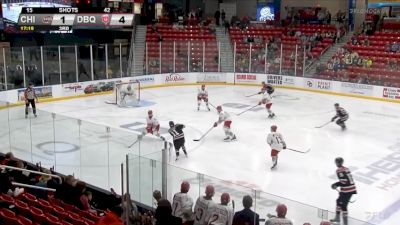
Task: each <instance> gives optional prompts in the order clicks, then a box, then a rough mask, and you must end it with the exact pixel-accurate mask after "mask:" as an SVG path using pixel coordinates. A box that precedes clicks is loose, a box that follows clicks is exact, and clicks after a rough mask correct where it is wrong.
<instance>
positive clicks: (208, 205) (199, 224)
mask: <svg viewBox="0 0 400 225" xmlns="http://www.w3.org/2000/svg"><path fill="white" fill-rule="evenodd" d="M213 196H214V186H212V185H207V187H206V195H205V196H200V197H199V198H198V199H197V201H196V204H195V205H194V225H207V222H208V220H209V219H210V216H211V210H212V208H213V207H214V206H215V203H214V201H213V200H212V197H213Z"/></svg>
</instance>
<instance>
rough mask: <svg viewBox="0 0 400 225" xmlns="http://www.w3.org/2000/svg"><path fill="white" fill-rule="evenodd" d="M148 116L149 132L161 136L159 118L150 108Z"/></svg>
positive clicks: (147, 129) (147, 128)
mask: <svg viewBox="0 0 400 225" xmlns="http://www.w3.org/2000/svg"><path fill="white" fill-rule="evenodd" d="M147 114H148V117H147V127H146V131H147V133H148V134H153V135H156V136H157V137H159V136H160V124H159V123H158V120H157V119H156V118H155V117H154V116H153V111H152V110H149V111H148V112H147Z"/></svg>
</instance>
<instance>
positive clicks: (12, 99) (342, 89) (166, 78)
mask: <svg viewBox="0 0 400 225" xmlns="http://www.w3.org/2000/svg"><path fill="white" fill-rule="evenodd" d="M129 81H139V82H140V86H141V88H157V87H165V86H175V85H176V86H180V85H197V84H200V83H201V84H208V85H213V84H219V85H220V84H227V85H251V86H254V85H260V84H261V82H262V81H265V82H267V83H269V84H271V85H273V86H274V87H277V88H288V89H295V90H305V91H313V92H318V93H325V94H335V95H341V96H350V97H358V98H364V99H372V100H379V101H388V102H397V103H400V88H394V87H384V86H374V85H367V84H359V83H348V82H340V81H332V80H321V79H313V78H305V77H293V76H284V75H274V74H252V73H214V72H213V73H168V74H155V75H143V76H137V77H124V78H117V79H110V80H98V81H88V82H78V83H70V84H61V85H52V86H43V87H36V88H35V89H36V92H37V93H39V98H41V99H42V100H43V101H53V100H63V99H69V98H75V97H82V96H93V95H98V94H109V93H110V91H112V87H113V86H114V84H115V82H129ZM23 90H24V89H16V90H9V91H3V92H0V100H1V101H5V102H9V103H11V104H21V103H22V102H23V99H22V95H23Z"/></svg>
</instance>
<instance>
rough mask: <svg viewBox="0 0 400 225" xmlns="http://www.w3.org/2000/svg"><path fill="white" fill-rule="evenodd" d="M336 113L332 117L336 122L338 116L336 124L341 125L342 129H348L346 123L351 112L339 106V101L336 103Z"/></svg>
mask: <svg viewBox="0 0 400 225" xmlns="http://www.w3.org/2000/svg"><path fill="white" fill-rule="evenodd" d="M335 110H336V115H335V116H334V117H333V118H332V120H331V121H332V122H334V121H335V120H336V119H337V118H339V119H338V120H337V121H336V124H337V125H339V126H340V127H341V128H342V130H346V124H345V123H344V122H345V121H346V120H348V119H349V114H348V113H347V111H346V110H345V109H343V108H342V107H340V106H339V103H335Z"/></svg>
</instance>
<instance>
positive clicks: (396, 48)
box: [390, 42, 399, 53]
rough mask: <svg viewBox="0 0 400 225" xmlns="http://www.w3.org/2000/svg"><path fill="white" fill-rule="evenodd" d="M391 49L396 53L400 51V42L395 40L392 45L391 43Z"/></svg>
mask: <svg viewBox="0 0 400 225" xmlns="http://www.w3.org/2000/svg"><path fill="white" fill-rule="evenodd" d="M390 51H391V52H394V53H396V52H397V51H399V44H397V43H396V42H393V43H392V45H390Z"/></svg>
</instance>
